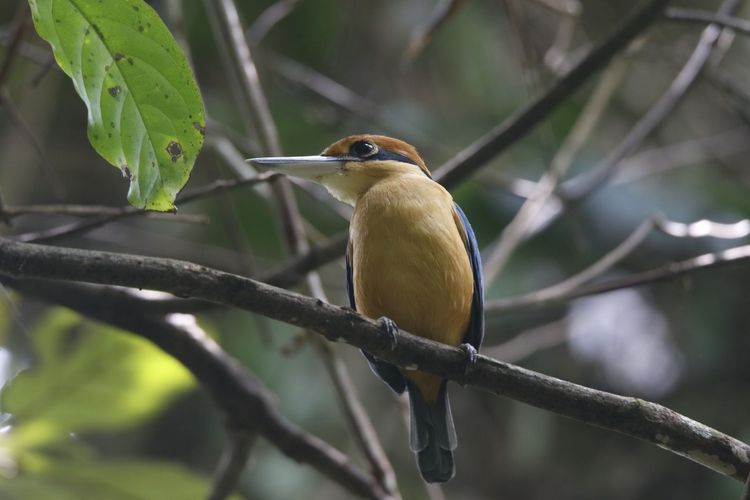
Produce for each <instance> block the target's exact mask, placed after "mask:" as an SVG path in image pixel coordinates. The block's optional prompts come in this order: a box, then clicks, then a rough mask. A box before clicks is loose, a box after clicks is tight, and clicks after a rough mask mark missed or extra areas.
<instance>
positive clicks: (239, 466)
mask: <svg viewBox="0 0 750 500" xmlns="http://www.w3.org/2000/svg"><path fill="white" fill-rule="evenodd" d="M227 434H228V435H227V442H226V444H225V445H224V453H223V454H222V456H221V459H220V460H219V463H218V464H217V465H216V472H215V474H214V480H213V489H212V490H211V494H210V495H208V500H224V499H225V498H228V497H229V496H230V495H231V494H232V492H234V490H236V489H237V483H238V482H239V480H240V476H241V475H242V471H243V469H244V468H245V464H246V463H247V460H248V458H249V457H250V450H251V449H252V447H253V444H255V437H256V434H255V433H254V432H250V431H248V430H246V429H230V431H229V432H228V433H227Z"/></svg>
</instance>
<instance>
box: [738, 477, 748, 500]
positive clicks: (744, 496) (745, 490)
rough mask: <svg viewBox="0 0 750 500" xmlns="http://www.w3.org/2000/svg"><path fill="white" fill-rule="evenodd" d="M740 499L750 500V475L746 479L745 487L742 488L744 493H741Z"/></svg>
mask: <svg viewBox="0 0 750 500" xmlns="http://www.w3.org/2000/svg"><path fill="white" fill-rule="evenodd" d="M740 500H750V475H749V476H748V477H747V480H746V481H745V486H744V488H742V494H741V495H740Z"/></svg>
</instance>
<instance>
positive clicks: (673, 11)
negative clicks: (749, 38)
mask: <svg viewBox="0 0 750 500" xmlns="http://www.w3.org/2000/svg"><path fill="white" fill-rule="evenodd" d="M664 17H665V18H666V19H668V20H670V21H685V22H689V23H696V24H714V25H716V26H721V27H722V28H731V29H733V30H735V31H737V32H738V33H742V34H743V35H750V21H748V20H747V19H741V18H739V17H734V16H730V15H727V14H723V13H721V12H710V11H707V10H699V9H681V8H678V7H670V8H668V9H667V10H666V11H665V12H664Z"/></svg>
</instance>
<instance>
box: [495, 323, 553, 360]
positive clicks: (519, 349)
mask: <svg viewBox="0 0 750 500" xmlns="http://www.w3.org/2000/svg"><path fill="white" fill-rule="evenodd" d="M566 338H567V337H566V335H565V328H564V327H563V324H562V322H561V321H553V322H552V323H548V324H546V325H543V326H540V327H538V328H533V329H531V330H527V331H525V332H523V333H520V334H518V335H516V336H515V337H513V338H511V339H510V340H507V341H505V342H503V343H502V344H497V345H493V346H487V347H485V348H484V355H485V356H491V357H493V358H495V359H502V360H503V361H505V362H506V363H518V362H520V361H521V360H523V359H525V358H527V357H529V356H531V355H532V354H534V353H537V352H539V351H541V350H543V349H549V348H551V347H555V346H558V345H560V344H562V343H564V342H565V340H566Z"/></svg>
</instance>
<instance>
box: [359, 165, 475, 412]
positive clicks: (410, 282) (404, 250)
mask: <svg viewBox="0 0 750 500" xmlns="http://www.w3.org/2000/svg"><path fill="white" fill-rule="evenodd" d="M350 232H351V241H352V272H353V278H354V296H355V300H356V304H357V309H358V310H359V311H360V312H361V313H362V314H364V315H366V316H369V317H371V318H378V317H380V316H387V317H389V318H391V319H392V320H394V321H395V322H396V324H397V325H398V326H399V327H400V328H402V329H404V330H406V331H409V332H411V333H413V334H415V335H419V336H421V337H426V338H429V339H432V340H436V341H438V342H442V343H445V344H449V345H454V346H455V345H458V344H459V343H461V341H462V339H463V337H464V335H465V333H466V328H467V326H468V324H469V318H470V314H471V301H472V297H473V276H472V272H471V265H470V263H469V258H468V255H467V253H466V247H465V245H464V242H463V240H462V238H461V233H459V230H458V227H457V226H456V222H455V219H454V217H453V199H452V198H451V196H450V194H449V193H448V192H447V191H445V190H444V189H443V188H442V187H441V186H440V185H439V184H437V183H435V182H433V181H431V180H429V179H428V178H426V177H421V176H398V177H396V178H394V179H386V180H383V181H381V182H379V183H377V184H376V185H375V186H373V187H372V188H371V189H370V190H369V191H368V192H367V193H365V194H364V195H363V196H362V197H361V198H360V200H359V201H358V202H357V205H356V207H355V210H354V215H353V217H352V221H351V227H350ZM406 375H407V376H408V377H409V378H411V379H412V380H414V381H415V382H417V383H418V385H419V386H420V388H421V389H422V392H423V395H424V397H426V398H428V399H434V397H436V396H437V388H438V386H439V382H440V380H439V379H437V378H436V377H433V376H431V375H427V374H421V373H419V372H407V373H406Z"/></svg>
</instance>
